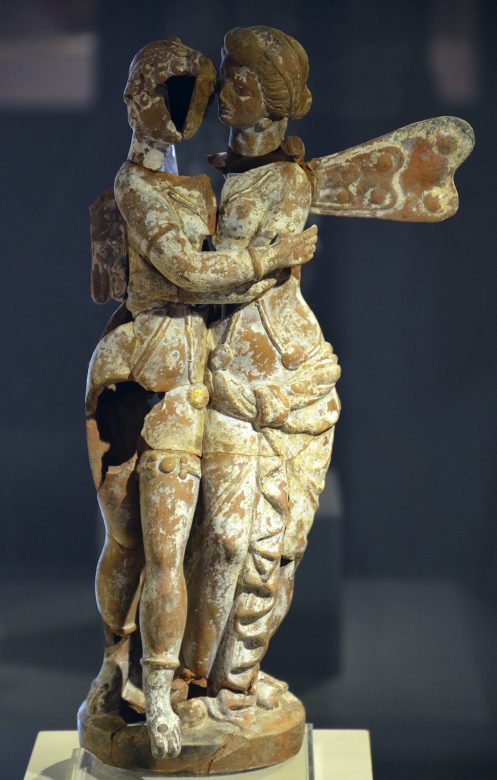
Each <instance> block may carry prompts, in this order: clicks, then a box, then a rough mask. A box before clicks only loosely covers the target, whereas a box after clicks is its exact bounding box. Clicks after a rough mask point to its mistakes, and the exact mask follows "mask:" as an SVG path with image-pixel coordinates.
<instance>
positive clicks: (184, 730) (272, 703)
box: [78, 27, 473, 774]
mask: <svg viewBox="0 0 497 780" xmlns="http://www.w3.org/2000/svg"><path fill="white" fill-rule="evenodd" d="M223 57H224V59H223V64H222V66H221V90H220V116H221V118H222V120H223V121H224V122H225V123H226V124H228V125H229V126H230V147H231V148H230V151H229V152H228V154H226V155H217V156H216V160H217V162H216V164H218V166H219V165H221V166H222V167H223V169H224V170H225V171H226V172H229V171H230V165H233V166H234V169H235V170H236V171H237V172H238V173H237V175H236V176H231V177H228V178H227V180H226V182H225V185H224V188H223V191H222V195H221V200H220V203H219V208H218V209H217V204H216V202H215V198H214V194H213V190H212V187H211V184H210V181H209V178H208V177H207V176H192V177H184V176H178V175H174V174H172V173H170V172H165V171H164V170H163V169H164V165H165V159H166V156H167V151H168V148H169V147H168V145H169V144H170V143H171V142H178V141H179V140H181V139H182V138H188V137H190V136H191V135H192V134H193V133H194V132H195V130H196V129H197V127H198V126H199V124H200V122H201V119H202V116H203V113H204V112H205V108H206V105H207V100H208V97H209V95H210V94H211V92H212V89H213V80H212V73H213V66H212V64H211V63H209V62H208V61H207V60H206V59H205V58H204V57H203V55H201V54H200V53H199V52H193V51H192V50H191V49H188V48H187V47H185V46H184V45H183V44H181V42H180V41H179V40H178V39H170V40H169V41H159V42H154V43H153V44H150V45H149V46H148V47H145V48H144V49H143V50H142V51H141V52H139V53H138V55H137V57H135V59H134V60H133V63H132V65H131V69H130V79H129V81H128V85H127V87H126V92H125V100H126V102H127V104H128V109H129V119H130V123H131V125H132V127H133V131H134V135H133V140H132V144H131V148H130V152H129V155H128V160H127V161H126V162H125V163H124V165H123V166H122V167H121V169H120V170H119V172H118V174H117V176H116V181H115V186H114V190H113V191H112V190H110V191H108V192H107V193H105V194H104V196H102V199H100V200H99V201H97V204H96V205H95V206H94V209H93V214H94V215H95V218H94V220H93V222H94V225H93V227H94V230H93V239H94V245H93V252H94V269H96V270H95V271H94V291H95V297H96V299H97V300H98V299H102V300H104V299H106V297H109V296H111V295H114V297H116V298H118V299H124V300H125V305H123V306H122V307H121V308H120V309H119V310H118V312H116V315H115V316H114V317H113V318H112V320H111V322H110V323H109V325H108V327H107V329H106V332H105V334H104V335H103V337H102V339H101V340H100V342H99V344H98V345H97V347H96V350H95V352H94V355H93V357H92V360H91V363H90V369H89V374H88V385H87V396H86V411H87V431H88V449H89V453H90V463H91V467H92V473H93V476H94V480H95V485H96V488H97V495H98V500H99V505H100V508H101V511H102V515H103V518H104V522H105V526H106V542H105V546H104V550H103V551H102V555H101V558H100V562H99V566H98V571H97V600H98V606H99V609H100V612H101V615H102V617H103V620H104V627H105V633H106V638H107V640H108V645H109V646H108V648H107V650H106V651H105V655H104V662H103V665H102V669H101V671H100V673H99V675H98V676H97V678H96V679H95V681H94V683H93V684H92V687H91V689H90V692H89V694H88V697H87V700H86V702H85V703H84V704H83V705H82V708H81V709H80V712H79V716H78V724H79V732H80V739H81V743H82V744H83V745H84V746H85V747H87V748H88V749H89V750H91V751H93V752H94V753H95V754H97V755H98V756H99V757H100V758H101V759H103V760H104V761H105V762H107V763H109V764H111V765H116V766H121V767H125V768H148V769H152V770H155V771H161V772H165V773H175V772H182V773H185V772H195V773H198V774H208V773H212V772H216V771H217V772H219V771H236V770H239V769H249V768H254V767H257V766H267V765H270V764H272V763H275V762H278V761H282V760H284V759H286V758H288V757H290V756H292V755H294V754H295V753H296V752H297V751H298V749H299V747H300V743H301V740H302V734H303V727H304V719H305V717H304V711H303V708H302V706H301V705H300V703H299V702H298V701H297V700H296V699H295V698H294V697H293V696H292V695H291V694H290V693H288V686H287V685H286V683H284V682H281V681H279V680H276V679H274V678H272V677H270V676H269V675H267V674H264V672H262V670H261V663H262V661H263V659H264V655H265V653H266V651H267V648H268V645H269V642H270V640H271V637H272V636H273V634H274V633H275V631H277V629H278V627H279V626H280V624H281V621H282V620H283V619H284V617H285V615H286V613H287V611H288V609H289V607H290V604H291V599H292V593H293V584H294V577H295V571H296V569H297V567H298V565H299V562H300V560H301V559H302V556H303V554H304V552H305V549H306V545H307V537H308V534H309V531H310V528H311V526H312V523H313V521H314V516H315V513H316V510H317V507H318V501H319V495H320V493H321V492H322V490H323V486H324V479H325V475H326V471H327V468H328V465H329V462H330V458H331V453H332V447H333V439H334V432H335V425H336V423H337V421H338V419H339V416H340V401H339V398H338V395H337V392H336V383H337V381H338V379H339V377H340V367H339V365H338V360H337V356H336V355H335V353H334V351H333V348H332V346H331V345H330V344H329V343H327V342H326V341H325V339H324V337H323V334H322V332H321V328H320V326H319V324H318V322H317V320H316V318H315V316H314V314H313V313H312V311H311V309H310V308H309V306H308V304H307V303H306V301H305V300H304V298H303V296H302V293H301V290H300V266H301V265H303V264H304V263H306V262H308V261H309V260H310V259H311V258H312V256H313V254H314V250H315V246H316V229H315V228H310V229H308V230H304V226H305V223H306V220H307V218H308V216H309V214H310V213H312V212H314V213H322V214H334V215H346V216H347V215H348V216H364V217H377V218H381V219H386V218H388V219H400V220H409V219H411V220H416V221H437V220H440V219H444V218H446V217H447V216H450V215H451V214H453V213H454V212H455V210H456V209H457V193H456V190H455V187H454V184H453V179H452V176H453V173H454V171H455V169H456V168H457V166H458V165H460V164H461V162H462V161H463V160H464V159H465V158H466V157H467V156H468V154H469V153H470V151H471V148H472V144H473V136H472V131H471V129H470V128H469V126H468V125H466V123H465V122H463V121H462V120H459V119H454V118H451V117H440V118H438V119H435V120H427V121H425V122H418V123H416V124H414V125H410V126H409V127H407V128H402V129H400V130H397V131H395V132H393V133H390V134H389V135H386V136H383V137H382V138H379V139H376V140H374V141H370V142H368V143H365V144H362V145H360V146H358V147H355V148H353V149H349V150H347V151H345V152H341V153H338V154H335V155H330V156H328V157H322V158H319V159H316V160H312V161H311V162H309V163H304V162H303V156H304V146H303V144H302V142H301V141H300V140H299V139H294V140H293V142H292V143H289V139H288V142H286V141H285V140H284V133H285V129H286V126H287V120H288V118H299V117H300V116H303V115H304V114H305V113H306V111H307V110H308V109H309V107H310V102H311V98H310V93H309V90H308V89H307V86H306V83H305V82H306V80H307V74H308V64H307V57H306V55H305V52H304V50H303V49H302V47H301V46H300V44H298V43H297V41H295V40H294V39H292V38H290V37H289V36H287V35H285V34H284V33H282V32H281V31H278V30H271V28H266V27H253V28H247V29H240V28H238V29H237V30H235V31H232V32H231V33H229V34H228V35H227V36H226V39H225V50H224V54H223ZM177 75H187V76H192V75H196V76H197V81H196V85H195V88H194V89H193V92H192V95H191V102H190V104H189V108H188V111H187V112H186V115H185V116H186V118H185V124H184V126H183V128H182V130H180V129H179V128H178V127H177V126H176V125H174V122H173V116H176V114H175V112H174V110H173V109H174V108H175V106H173V105H171V103H170V102H168V101H170V98H171V95H172V94H173V93H172V92H171V93H170V94H169V93H168V92H167V83H166V82H167V80H168V78H169V77H172V76H177ZM289 76H290V78H289ZM164 95H166V96H167V95H169V97H168V101H166V102H165V101H164ZM183 107H184V106H183ZM242 120H243V121H242ZM291 149H294V151H295V152H296V153H295V155H292V154H289V150H291ZM124 237H125V242H124ZM207 246H209V251H206V248H207ZM212 247H213V249H212ZM229 304H235V306H230V305H229ZM138 615H139V620H138ZM303 661H305V659H303ZM190 686H194V688H191V687H190ZM189 690H190V691H193V693H194V694H195V695H194V697H192V698H188V692H189ZM199 694H202V695H199ZM125 705H126V706H125ZM129 707H131V708H133V709H134V710H136V711H137V712H139V713H143V712H144V713H145V715H146V719H147V723H146V725H145V724H142V725H135V726H130V725H127V722H126V720H125V717H124V716H125V715H126V713H129Z"/></svg>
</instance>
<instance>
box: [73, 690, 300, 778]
mask: <svg viewBox="0 0 497 780" xmlns="http://www.w3.org/2000/svg"><path fill="white" fill-rule="evenodd" d="M304 729H305V710H304V708H303V706H302V704H301V703H300V701H299V700H298V699H297V698H296V697H295V696H293V695H292V694H291V693H288V692H287V693H284V694H282V695H281V696H280V699H279V705H278V706H277V707H275V708H274V709H272V710H266V709H263V708H261V707H258V708H257V713H256V716H255V719H254V721H253V723H252V724H251V725H250V726H249V727H246V728H240V727H239V726H236V725H234V724H232V723H228V722H219V721H216V720H213V719H211V718H207V719H206V720H204V721H203V722H202V723H201V724H199V725H197V726H190V725H188V724H183V747H182V750H181V754H180V755H179V756H178V757H177V758H168V759H160V760H159V759H155V758H154V757H153V756H152V753H151V750H150V741H149V736H148V731H147V726H146V724H145V723H139V724H132V725H128V724H127V723H126V721H125V720H124V719H123V718H121V717H120V716H119V715H92V716H89V715H87V713H86V707H85V704H83V705H82V706H81V709H80V711H79V713H78V732H79V739H80V744H81V747H84V748H85V749H86V750H88V751H90V753H93V755H95V756H97V758H99V759H100V760H101V761H103V762H104V763H105V764H109V765H111V766H116V767H120V768H121V769H143V770H149V771H152V772H162V773H163V774H171V775H173V774H193V775H208V774H213V773H218V774H219V773H222V772H239V771H243V770H245V769H259V768H261V767H266V766H271V765H273V764H278V763H280V762H281V761H286V760H287V759H288V758H292V756H294V755H296V754H297V753H298V751H299V750H300V747H301V745H302V740H303V737H304Z"/></svg>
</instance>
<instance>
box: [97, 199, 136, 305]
mask: <svg viewBox="0 0 497 780" xmlns="http://www.w3.org/2000/svg"><path fill="white" fill-rule="evenodd" d="M90 224H91V297H92V298H93V300H94V301H95V303H107V301H108V300H109V299H110V298H114V300H116V301H123V300H124V299H125V298H126V287H127V284H128V245H127V239H126V225H125V222H124V220H123V218H122V216H121V214H120V212H119V209H118V207H117V204H116V201H115V199H114V189H113V188H112V187H109V189H107V190H105V192H103V193H102V194H101V195H100V196H99V197H98V198H97V200H96V201H95V203H92V205H91V206H90Z"/></svg>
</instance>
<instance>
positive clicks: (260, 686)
mask: <svg viewBox="0 0 497 780" xmlns="http://www.w3.org/2000/svg"><path fill="white" fill-rule="evenodd" d="M287 690H288V685H287V683H286V682H283V680H277V679H276V677H271V675H270V674H266V673H265V672H259V674H258V675H257V682H256V692H257V704H258V705H259V707H263V708H264V709H265V710H274V709H275V708H276V707H277V706H278V705H279V702H280V697H281V696H282V695H283V694H284V693H286V692H287Z"/></svg>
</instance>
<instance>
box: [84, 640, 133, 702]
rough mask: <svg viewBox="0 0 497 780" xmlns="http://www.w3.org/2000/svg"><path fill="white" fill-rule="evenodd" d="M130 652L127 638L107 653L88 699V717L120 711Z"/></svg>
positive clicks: (108, 649) (110, 648)
mask: <svg viewBox="0 0 497 780" xmlns="http://www.w3.org/2000/svg"><path fill="white" fill-rule="evenodd" d="M128 650H129V637H125V638H123V639H121V640H120V641H119V642H116V644H114V645H111V647H108V648H107V650H106V651H105V655H104V660H103V663H102V668H101V669H100V671H99V673H98V675H97V676H96V678H95V679H94V680H93V682H92V684H91V687H90V690H89V692H88V696H87V697H86V713H87V715H102V714H110V713H115V712H118V711H119V708H120V706H121V693H122V685H123V677H124V676H125V671H126V665H127V656H128Z"/></svg>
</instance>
